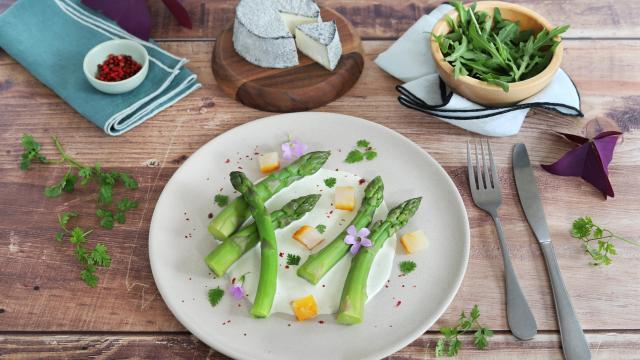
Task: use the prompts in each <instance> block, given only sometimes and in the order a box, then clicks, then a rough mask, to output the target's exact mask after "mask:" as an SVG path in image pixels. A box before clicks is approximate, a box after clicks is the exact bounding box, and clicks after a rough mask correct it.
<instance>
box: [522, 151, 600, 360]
mask: <svg viewBox="0 0 640 360" xmlns="http://www.w3.org/2000/svg"><path fill="white" fill-rule="evenodd" d="M513 175H514V177H515V179H516V188H517V189H518V196H519V197H520V204H521V205H522V209H523V210H524V214H525V217H526V218H527V221H528V222H529V225H530V226H531V229H532V230H533V233H534V234H535V236H536V238H537V239H538V242H539V243H540V248H541V249H542V255H543V256H544V260H545V263H546V265H547V272H548V273H549V280H550V282H551V291H552V293H553V301H554V303H555V307H556V315H557V318H558V327H559V328H560V341H561V342H562V351H563V352H564V357H565V358H566V359H567V360H588V359H591V352H590V351H589V345H588V344H587V339H586V338H585V336H584V332H583V331H582V327H581V326H580V322H579V321H578V317H577V316H576V313H575V311H574V310H573V306H572V305H571V299H570V297H569V292H568V291H567V288H566V286H565V285H564V281H563V280H562V275H561V274H560V267H559V266H558V261H557V259H556V255H555V252H554V251H553V245H551V237H550V236H549V228H548V226H547V221H546V219H545V216H544V209H543V208H542V200H540V193H539V192H538V185H537V184H536V177H535V176H534V174H533V169H532V168H531V162H530V161H529V154H528V153H527V148H526V146H525V145H524V144H516V146H515V147H514V148H513Z"/></svg>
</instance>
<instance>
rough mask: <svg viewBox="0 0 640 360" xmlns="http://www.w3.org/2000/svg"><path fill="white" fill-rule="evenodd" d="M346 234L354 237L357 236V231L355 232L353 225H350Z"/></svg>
mask: <svg viewBox="0 0 640 360" xmlns="http://www.w3.org/2000/svg"><path fill="white" fill-rule="evenodd" d="M347 234H349V235H351V236H353V237H356V236H358V231H357V230H356V227H355V225H351V226H349V227H348V228H347Z"/></svg>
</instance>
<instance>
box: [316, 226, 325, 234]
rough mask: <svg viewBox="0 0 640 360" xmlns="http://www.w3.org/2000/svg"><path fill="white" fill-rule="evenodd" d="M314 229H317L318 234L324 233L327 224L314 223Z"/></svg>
mask: <svg viewBox="0 0 640 360" xmlns="http://www.w3.org/2000/svg"><path fill="white" fill-rule="evenodd" d="M316 230H318V232H319V233H320V234H324V232H325V231H326V230H327V225H324V224H320V225H316Z"/></svg>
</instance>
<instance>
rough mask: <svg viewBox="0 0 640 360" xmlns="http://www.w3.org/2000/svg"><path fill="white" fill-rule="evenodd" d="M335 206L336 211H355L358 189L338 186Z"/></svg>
mask: <svg viewBox="0 0 640 360" xmlns="http://www.w3.org/2000/svg"><path fill="white" fill-rule="evenodd" d="M334 204H335V206H336V209H339V210H347V211H353V209H354V208H355V207H356V189H354V188H353V187H352V186H336V195H335V198H334Z"/></svg>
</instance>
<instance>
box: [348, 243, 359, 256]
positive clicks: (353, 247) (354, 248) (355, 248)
mask: <svg viewBox="0 0 640 360" xmlns="http://www.w3.org/2000/svg"><path fill="white" fill-rule="evenodd" d="M358 250H360V244H359V243H356V244H353V245H351V250H349V252H350V253H351V254H353V255H355V254H357V253H358Z"/></svg>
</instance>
